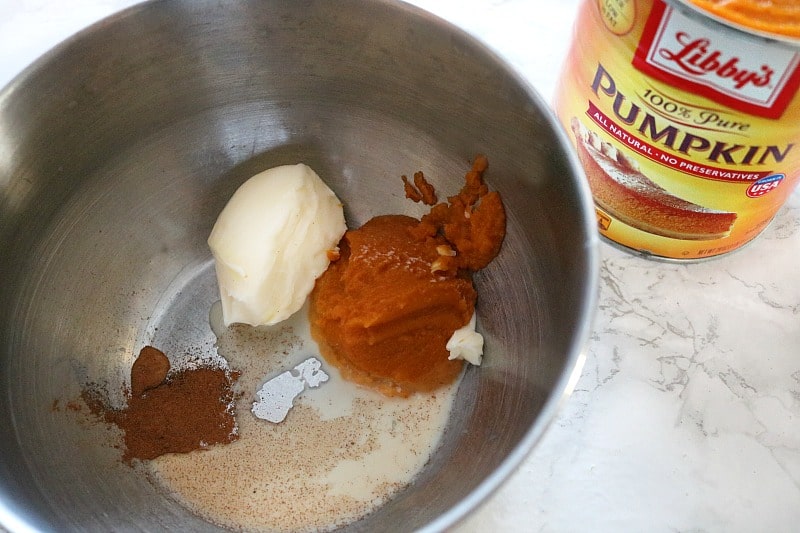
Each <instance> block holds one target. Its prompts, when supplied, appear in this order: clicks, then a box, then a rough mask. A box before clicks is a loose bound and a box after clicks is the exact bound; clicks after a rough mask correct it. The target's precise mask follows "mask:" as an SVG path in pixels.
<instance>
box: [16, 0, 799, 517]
mask: <svg viewBox="0 0 800 533" xmlns="http://www.w3.org/2000/svg"><path fill="white" fill-rule="evenodd" d="M134 3H137V1H136V0H70V1H69V2H65V1H63V0H0V86H3V85H5V84H6V83H7V82H8V81H10V80H11V78H12V77H13V76H15V75H16V74H17V73H18V72H19V71H20V70H22V69H23V68H24V67H26V66H27V65H28V64H29V63H30V62H32V61H33V60H34V59H36V57H37V56H39V55H40V54H42V53H44V52H45V51H46V50H47V49H49V48H50V47H51V46H53V45H54V44H56V43H57V42H59V41H61V40H63V39H64V38H66V37H68V36H69V35H71V34H73V33H74V32H76V31H78V30H80V29H81V28H83V27H85V26H86V25H88V24H90V23H92V22H94V21H96V20H98V19H100V18H102V17H104V16H106V15H108V14H111V13H113V12H115V11H118V10H120V9H123V8H125V7H127V6H129V5H132V4H134ZM412 3H414V4H417V5H420V6H422V7H424V8H426V9H428V10H430V11H432V12H434V13H436V14H438V15H441V16H442V17H444V18H446V19H449V20H451V21H452V22H454V23H456V24H458V25H459V26H461V27H463V28H464V29H466V30H468V31H470V32H471V33H473V34H474V35H476V36H477V37H479V38H480V39H481V40H483V41H484V42H485V43H487V44H488V45H489V46H491V47H492V48H494V49H495V50H496V51H498V52H499V53H500V54H501V55H503V56H504V57H505V58H506V59H507V60H508V61H509V62H510V63H511V64H512V65H513V66H514V67H516V68H517V69H518V70H519V71H520V72H521V73H522V74H523V75H524V76H526V77H527V78H528V79H529V80H530V81H531V83H532V84H533V85H534V86H535V87H536V88H537V89H538V90H539V91H540V93H541V94H542V95H543V96H544V97H545V98H546V99H548V100H549V99H550V97H551V96H552V93H553V91H554V87H555V80H556V77H557V75H558V71H559V69H560V65H561V61H562V59H563V56H564V54H565V53H566V47H567V43H568V41H569V39H570V35H571V27H572V21H573V17H574V15H575V12H576V10H577V6H578V0H564V1H561V2H547V3H543V2H533V1H529V0H414V1H413V2H412ZM601 255H602V270H601V294H600V303H599V310H598V313H597V317H596V320H595V324H594V334H593V335H592V338H591V341H590V344H589V346H588V354H587V355H588V359H587V363H586V366H585V367H584V370H583V375H582V377H581V379H580V381H579V383H578V385H577V388H576V390H575V392H574V393H573V394H572V396H571V397H570V399H569V400H568V401H567V403H566V404H565V405H564V408H563V409H562V410H561V412H560V414H559V416H558V417H557V419H556V420H555V422H554V424H553V425H552V427H551V429H550V430H549V431H548V432H547V434H546V435H545V437H544V439H543V440H542V441H541V443H540V444H539V445H538V446H537V448H536V449H535V450H534V452H533V453H532V454H531V455H530V456H529V457H528V459H527V460H526V461H525V462H524V463H523V464H522V466H521V467H520V468H519V470H518V471H517V473H516V474H515V475H513V476H512V477H511V479H509V480H508V482H507V483H506V484H505V485H504V486H503V487H502V488H501V489H500V490H499V491H498V492H497V493H496V494H495V495H494V496H493V497H492V498H491V500H490V501H488V502H487V503H486V504H485V505H484V506H483V507H481V508H480V509H479V510H478V511H476V512H475V513H474V514H473V515H471V516H470V517H469V518H468V519H467V520H465V521H464V522H463V523H462V524H460V525H459V526H458V528H457V530H458V531H461V532H483V531H511V532H515V531H520V532H522V531H526V532H527V531H558V532H564V531H595V532H597V531H636V532H639V531H651V532H653V531H655V532H659V531H693V532H694V531H726V532H732V531H773V532H778V531H787V532H788V531H796V530H797V529H798V528H799V527H800V269H798V263H800V191H796V192H795V194H794V195H793V196H792V198H791V199H790V201H789V203H788V204H787V205H786V206H785V207H784V209H783V210H782V211H781V212H780V213H779V214H778V216H777V217H776V219H775V221H774V223H773V224H772V225H771V226H770V227H769V228H768V229H767V230H766V231H765V232H764V234H763V235H761V236H760V237H759V238H758V239H757V240H756V241H755V242H753V243H752V244H751V245H749V246H747V247H745V248H744V249H742V250H740V251H738V252H736V253H733V254H730V255H728V256H725V257H723V258H720V259H716V260H712V261H709V262H704V263H694V264H675V263H664V262H654V261H650V260H646V259H642V258H639V257H635V256H632V255H629V254H627V253H625V252H622V251H620V250H618V249H616V248H614V247H612V246H610V245H608V244H603V245H602V248H601Z"/></svg>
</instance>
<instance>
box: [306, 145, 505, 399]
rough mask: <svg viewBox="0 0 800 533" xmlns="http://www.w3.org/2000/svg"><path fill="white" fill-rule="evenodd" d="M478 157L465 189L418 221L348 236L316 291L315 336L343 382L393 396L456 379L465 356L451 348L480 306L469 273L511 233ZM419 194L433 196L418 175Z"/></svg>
mask: <svg viewBox="0 0 800 533" xmlns="http://www.w3.org/2000/svg"><path fill="white" fill-rule="evenodd" d="M487 165H488V163H487V161H486V158H485V157H482V156H479V157H478V158H476V160H475V162H474V164H473V166H472V169H471V170H470V171H469V172H468V173H467V175H466V184H465V185H464V187H463V188H462V190H461V192H460V193H459V194H458V195H456V196H453V197H450V198H448V202H447V203H439V204H437V205H435V206H434V207H433V208H432V209H431V212H430V213H429V214H427V215H425V216H424V217H423V218H422V219H421V220H417V219H415V218H412V217H408V216H404V215H383V216H378V217H375V218H373V219H371V220H370V221H368V222H367V223H366V224H364V225H363V226H361V227H360V228H358V229H355V230H349V231H347V232H346V233H345V235H344V237H343V238H342V240H341V242H340V243H339V249H340V257H339V259H338V260H337V261H335V262H333V263H331V265H330V266H329V267H328V269H327V270H326V271H325V273H324V274H323V275H322V276H320V278H318V279H317V282H316V285H315V287H314V290H313V292H312V293H311V300H310V302H311V307H310V321H311V333H312V335H313V336H314V338H315V340H316V341H317V342H318V344H319V345H320V350H321V352H322V355H323V356H324V357H325V359H326V361H328V362H329V363H330V364H332V365H334V366H336V367H337V368H339V370H340V371H341V372H342V375H343V376H344V377H345V379H349V380H351V381H355V382H357V383H360V384H362V385H366V386H369V387H372V388H374V389H376V390H378V391H380V392H382V393H383V394H385V395H388V396H403V397H405V396H409V395H410V394H412V393H414V392H424V391H431V390H434V389H436V388H438V387H441V386H443V385H447V384H449V383H452V382H453V381H454V380H455V379H456V377H457V376H458V375H459V373H460V372H461V369H462V366H463V361H460V360H452V361H451V360H449V359H448V351H447V349H446V347H445V345H446V344H447V341H448V339H449V338H450V337H451V336H452V334H453V332H454V331H455V330H456V329H459V328H461V327H462V326H464V325H466V324H467V323H468V322H469V320H470V318H471V317H472V314H473V312H474V310H475V300H476V292H475V288H474V287H473V285H472V273H473V272H474V271H476V270H479V269H481V268H483V267H485V266H486V265H488V264H489V262H490V261H491V260H492V259H494V257H495V256H496V255H497V254H498V252H499V251H500V246H501V244H502V241H503V238H504V236H505V210H504V208H503V203H502V201H501V200H500V196H499V194H498V193H497V192H489V191H488V188H487V187H486V185H485V184H484V182H483V172H484V171H485V170H486V168H487ZM414 181H415V183H416V187H417V189H424V194H422V193H420V191H419V190H417V191H414V190H413V189H410V188H409V186H410V184H409V183H408V181H407V180H404V183H405V188H406V196H408V197H409V198H412V199H414V200H415V201H419V200H422V198H423V196H424V197H425V199H428V198H431V197H435V196H432V195H433V192H432V191H433V190H432V188H429V184H427V182H426V181H425V179H424V176H422V174H421V173H417V175H415V180H414Z"/></svg>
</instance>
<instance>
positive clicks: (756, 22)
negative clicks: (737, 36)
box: [690, 0, 800, 37]
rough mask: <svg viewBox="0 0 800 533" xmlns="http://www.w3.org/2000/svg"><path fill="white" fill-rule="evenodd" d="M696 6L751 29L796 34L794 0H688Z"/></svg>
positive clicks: (798, 17)
mask: <svg viewBox="0 0 800 533" xmlns="http://www.w3.org/2000/svg"><path fill="white" fill-rule="evenodd" d="M690 1H691V2H692V3H693V4H695V5H696V6H697V7H699V8H701V9H704V10H705V11H707V12H709V13H712V14H714V15H717V16H718V17H721V18H724V19H727V20H729V21H731V22H733V23H735V24H739V25H741V26H745V27H748V28H752V29H754V30H759V31H764V32H767V33H774V34H776V35H785V36H787V37H800V4H799V3H798V2H797V0H690Z"/></svg>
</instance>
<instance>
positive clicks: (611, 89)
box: [554, 0, 800, 260]
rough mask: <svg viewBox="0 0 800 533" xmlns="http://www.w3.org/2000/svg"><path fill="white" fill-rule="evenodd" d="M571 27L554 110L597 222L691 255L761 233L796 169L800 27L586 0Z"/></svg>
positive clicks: (617, 236) (644, 249)
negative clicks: (790, 30)
mask: <svg viewBox="0 0 800 533" xmlns="http://www.w3.org/2000/svg"><path fill="white" fill-rule="evenodd" d="M693 1H696V2H698V3H701V2H702V1H703V0H693ZM753 3H757V2H756V0H753ZM767 29H769V28H767ZM574 35H575V37H574V40H573V43H572V45H571V48H570V51H569V54H568V56H567V59H566V62H565V65H564V69H563V72H562V74H561V78H560V82H559V87H558V89H557V91H556V96H555V100H554V108H555V111H556V113H557V115H558V117H559V119H560V121H561V122H562V124H563V125H564V126H565V127H566V128H567V129H568V131H569V133H570V135H571V136H572V140H573V141H574V143H575V148H576V151H577V153H578V157H579V159H580V162H581V164H582V166H583V168H584V170H585V173H586V176H587V178H588V180H589V185H590V187H591V190H592V195H593V198H594V201H595V207H596V212H597V221H598V228H599V231H600V233H601V234H602V235H603V236H604V237H606V238H608V239H610V240H611V241H614V242H616V243H618V244H620V245H622V246H624V247H626V248H628V249H631V250H634V251H637V252H640V253H643V254H647V255H652V256H657V257H662V258H670V259H694V260H697V259H703V258H708V257H713V256H717V255H720V254H724V253H727V252H730V251H732V250H735V249H738V248H740V247H741V246H743V245H744V244H746V243H747V242H749V241H751V240H752V239H753V238H755V237H756V236H757V235H758V234H759V233H760V232H761V231H762V230H763V229H764V228H765V227H766V226H767V225H768V224H769V223H770V221H771V220H772V219H773V218H774V217H775V215H776V213H777V212H778V210H779V209H780V208H781V207H782V206H783V204H784V203H785V202H786V200H787V199H788V197H789V195H790V194H791V193H792V191H793V189H794V188H795V186H796V185H797V182H798V179H800V92H798V86H800V38H794V37H792V36H781V35H778V34H777V33H776V34H775V35H771V34H767V33H765V31H764V29H763V28H759V29H757V30H756V29H753V28H748V27H743V26H741V24H738V23H735V22H730V21H729V20H727V19H725V18H722V17H720V16H718V15H717V14H712V13H710V12H708V11H705V10H703V9H702V8H699V7H697V6H694V5H692V4H690V3H689V2H688V1H687V2H678V1H671V2H665V1H664V0H584V2H583V3H582V5H581V7H580V9H579V13H578V18H577V21H576V27H575V32H574Z"/></svg>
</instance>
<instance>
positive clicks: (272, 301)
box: [208, 164, 347, 326]
mask: <svg viewBox="0 0 800 533" xmlns="http://www.w3.org/2000/svg"><path fill="white" fill-rule="evenodd" d="M346 230H347V226H346V225H345V220H344V209H343V208H342V203H341V202H340V201H339V199H338V198H337V197H336V195H335V194H334V193H333V191H331V190H330V189H329V188H328V186H327V185H325V183H324V182H323V181H322V180H321V179H320V177H319V176H318V175H317V174H316V173H315V172H314V171H313V170H312V169H311V168H309V167H308V166H306V165H304V164H297V165H286V166H280V167H275V168H272V169H269V170H266V171H264V172H261V173H259V174H256V175H255V176H253V177H252V178H250V179H249V180H247V181H246V182H244V183H243V184H242V185H241V186H240V187H239V189H238V190H237V191H236V192H235V193H234V194H233V196H232V197H231V199H230V200H229V201H228V203H227V205H226V206H225V208H224V209H223V210H222V212H221V213H220V215H219V217H218V218H217V221H216V223H215V224H214V228H213V229H212V230H211V235H210V236H209V238H208V245H209V247H210V248H211V253H212V254H213V256H214V260H215V268H216V273H217V281H218V283H219V291H220V299H221V302H222V317H223V321H224V323H225V326H229V325H231V324H233V323H244V324H250V325H252V326H260V325H271V324H276V323H278V322H281V321H283V320H285V319H286V318H289V316H291V315H292V314H293V313H295V312H296V311H298V310H299V309H300V308H301V307H302V306H303V303H304V302H305V300H306V298H307V297H308V295H309V293H310V292H311V290H312V289H313V288H314V282H315V280H316V279H317V277H319V276H320V275H321V274H322V273H323V272H324V271H325V269H327V268H328V264H329V263H330V260H329V256H328V252H329V251H332V250H335V249H336V246H337V244H338V243H339V240H340V239H341V238H342V235H344V232H345V231H346Z"/></svg>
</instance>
